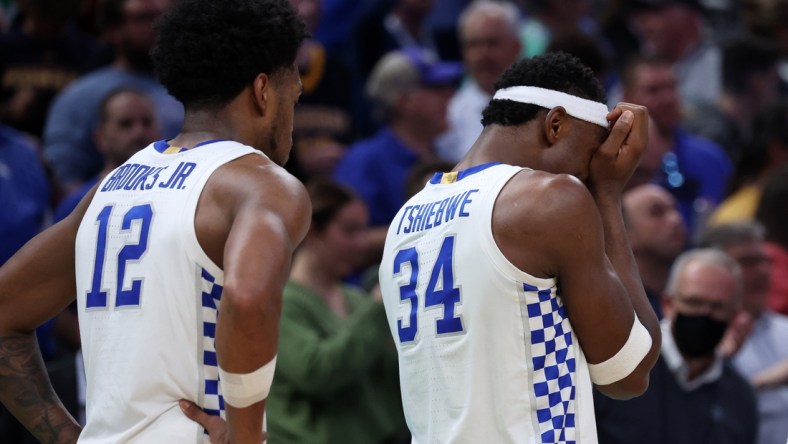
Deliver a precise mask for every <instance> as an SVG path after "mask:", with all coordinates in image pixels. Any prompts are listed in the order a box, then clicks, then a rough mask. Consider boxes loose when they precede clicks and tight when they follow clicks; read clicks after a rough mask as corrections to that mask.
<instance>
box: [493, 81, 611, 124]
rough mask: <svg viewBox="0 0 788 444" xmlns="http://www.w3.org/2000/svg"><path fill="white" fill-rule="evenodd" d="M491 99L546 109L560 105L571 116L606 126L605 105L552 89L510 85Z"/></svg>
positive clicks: (606, 111)
mask: <svg viewBox="0 0 788 444" xmlns="http://www.w3.org/2000/svg"><path fill="white" fill-rule="evenodd" d="M493 100H514V101H515V102H521V103H530V104H532V105H539V106H541V107H544V108H547V109H552V108H555V107H556V106H562V107H564V109H565V110H566V113H567V114H569V115H570V116H572V117H575V118H577V119H580V120H585V121H586V122H590V123H593V124H596V125H599V126H601V127H604V128H607V127H608V122H607V113H608V112H609V111H608V110H607V105H605V104H604V103H599V102H594V101H593V100H588V99H583V98H581V97H577V96H573V95H571V94H567V93H562V92H560V91H554V90H552V89H545V88H539V87H536V86H512V87H510V88H503V89H499V90H498V91H496V92H495V96H493Z"/></svg>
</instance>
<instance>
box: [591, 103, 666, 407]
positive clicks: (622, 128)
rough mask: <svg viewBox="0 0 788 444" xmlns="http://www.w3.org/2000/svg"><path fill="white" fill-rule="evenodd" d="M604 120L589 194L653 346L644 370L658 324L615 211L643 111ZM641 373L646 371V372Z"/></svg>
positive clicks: (642, 138)
mask: <svg viewBox="0 0 788 444" xmlns="http://www.w3.org/2000/svg"><path fill="white" fill-rule="evenodd" d="M625 112H626V116H624V113H625ZM622 117H624V118H622ZM608 120H610V121H611V122H614V124H613V128H612V130H611V132H610V135H609V136H608V138H607V140H606V141H605V142H604V143H603V144H602V145H601V146H600V148H599V150H598V151H597V152H596V153H595V154H594V158H593V159H592V163H591V177H590V179H589V182H590V186H589V188H590V190H591V193H592V196H593V197H594V201H595V203H596V205H597V208H599V214H600V216H601V220H602V227H603V231H604V240H605V255H606V256H607V257H608V259H609V260H610V263H611V264H612V266H613V268H614V269H615V271H616V274H617V276H618V277H619V279H620V280H621V283H622V285H623V286H624V288H625V289H626V292H627V295H629V298H630V301H631V302H632V306H633V307H634V309H635V313H636V314H637V317H638V319H639V320H640V321H641V322H642V324H643V325H644V326H645V327H646V329H647V330H648V332H649V334H650V335H651V337H652V339H653V340H654V341H653V342H654V343H653V344H652V350H651V351H650V353H649V355H647V356H646V359H645V360H644V363H650V364H649V365H648V367H647V369H650V368H651V366H653V364H654V362H655V361H656V359H657V357H658V356H659V351H660V345H661V334H660V329H659V322H658V320H657V317H656V314H655V313H654V310H653V309H652V307H651V304H650V303H649V302H648V298H647V296H646V293H645V290H644V288H643V283H642V281H641V279H640V273H639V272H638V268H637V263H636V262H635V258H634V256H633V255H632V248H631V247H630V245H629V237H628V235H627V232H626V228H625V226H624V219H623V210H622V206H621V194H622V192H623V189H624V186H625V185H626V183H627V181H629V179H630V177H631V176H632V173H633V171H634V170H635V168H636V166H637V164H638V162H639V160H640V157H641V156H642V154H643V152H644V151H645V149H646V144H647V139H648V111H647V109H646V108H645V107H643V106H639V105H632V104H627V103H622V104H619V105H618V106H616V108H615V109H614V110H613V111H611V112H610V114H609V115H608ZM592 362H593V361H592ZM643 368H644V369H646V366H645V365H644V366H643ZM600 390H602V391H603V392H604V393H605V394H608V395H609V396H616V395H617V393H616V388H615V387H608V388H602V387H600Z"/></svg>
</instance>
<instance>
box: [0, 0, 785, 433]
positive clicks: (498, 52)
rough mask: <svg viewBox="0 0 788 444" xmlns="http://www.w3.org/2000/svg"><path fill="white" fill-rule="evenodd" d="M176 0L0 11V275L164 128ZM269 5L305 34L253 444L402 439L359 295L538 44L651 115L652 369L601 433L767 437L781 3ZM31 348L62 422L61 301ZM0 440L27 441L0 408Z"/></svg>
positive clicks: (635, 201)
mask: <svg viewBox="0 0 788 444" xmlns="http://www.w3.org/2000/svg"><path fill="white" fill-rule="evenodd" d="M176 1H178V0H17V1H14V0H0V208H2V211H0V264H2V263H4V262H5V261H6V260H8V259H9V258H10V257H11V256H12V255H13V254H14V252H15V251H17V250H18V249H19V248H20V247H21V246H22V245H23V244H24V243H25V242H27V241H28V240H29V239H30V238H32V237H33V236H35V235H36V234H37V233H38V232H39V231H40V230H41V229H43V228H45V227H47V226H49V225H51V224H54V223H57V221H58V220H60V219H62V218H63V217H65V216H66V215H68V214H69V212H70V211H71V210H72V209H73V208H74V207H75V206H76V204H77V202H79V200H80V198H81V197H82V196H83V195H84V194H85V193H86V192H87V191H88V190H89V189H90V188H91V187H92V186H93V185H95V184H96V183H97V182H98V181H100V180H101V179H102V178H103V177H104V176H105V175H106V174H108V173H109V172H110V171H112V170H113V169H114V168H115V167H117V166H118V165H120V164H121V163H123V162H124V161H125V160H127V159H128V158H129V157H130V156H131V155H133V154H134V153H135V152H136V151H137V150H139V149H141V148H143V147H145V146H146V145H147V144H149V143H151V142H153V141H156V140H160V139H166V138H171V137H173V136H174V135H175V134H176V133H177V132H178V131H179V130H180V125H181V122H182V118H183V107H182V105H181V104H180V103H179V102H177V101H176V100H175V99H173V98H172V97H171V96H170V95H169V94H168V93H167V91H166V90H165V89H164V88H163V87H162V86H161V85H160V84H159V83H158V82H157V80H156V78H155V75H154V73H153V66H152V62H151V59H150V56H149V51H150V49H151V47H152V45H153V43H154V41H155V37H156V28H155V23H156V20H157V19H158V18H159V17H160V16H161V14H163V13H164V12H166V10H167V9H168V8H169V7H171V5H172V4H173V3H174V2H176ZM291 2H292V4H293V5H294V6H295V7H296V8H297V10H298V12H299V14H300V15H301V16H302V17H303V19H304V21H305V23H306V25H307V28H308V30H309V32H310V34H311V37H310V38H308V39H307V40H306V41H305V42H304V43H303V45H302V46H301V48H300V50H299V52H298V56H297V59H296V64H297V66H298V68H299V71H300V73H301V81H302V83H303V88H304V91H303V95H302V96H301V99H300V102H299V104H298V105H297V107H296V112H295V119H294V130H293V151H292V153H291V155H290V160H289V162H288V163H287V165H286V168H287V169H288V170H289V171H290V172H291V173H292V174H293V175H295V176H296V177H298V178H299V179H300V180H301V181H303V182H304V183H305V184H306V185H308V190H309V192H310V197H311V198H312V200H313V207H314V208H313V217H312V228H311V229H310V232H309V234H308V236H307V239H306V240H305V242H304V244H303V246H302V247H301V248H300V249H299V250H298V252H297V254H296V256H295V257H294V260H293V270H292V275H291V282H290V283H289V284H288V287H287V288H286V289H285V296H284V297H285V301H284V307H283V313H282V332H283V333H282V335H281V338H282V339H281V343H280V354H279V361H278V363H277V373H276V379H275V382H274V386H273V387H274V389H273V391H272V392H271V398H270V401H269V415H268V419H267V421H268V426H269V430H270V434H271V435H270V436H271V442H308V443H320V442H345V443H346V442H351V443H352V442H359V443H375V442H381V443H383V442H388V443H398V442H409V441H408V434H407V429H406V428H405V425H404V419H403V417H402V411H401V404H400V400H399V392H398V387H397V382H398V381H397V364H396V351H395V349H394V345H393V343H392V342H391V337H390V335H389V332H388V325H387V323H386V321H385V313H384V311H383V308H382V305H381V304H380V302H379V290H378V288H377V283H376V277H377V272H376V264H377V262H378V260H379V258H380V255H381V253H382V249H383V241H384V239H385V232H386V230H387V228H388V224H389V223H390V222H391V219H392V218H393V216H394V215H395V214H396V212H397V210H398V209H399V208H400V206H401V205H402V204H403V203H404V202H405V201H406V200H407V198H408V197H409V196H410V195H412V194H414V193H415V192H416V191H417V190H419V189H420V188H421V187H422V186H423V184H424V183H425V182H426V181H427V180H429V178H430V177H431V174H432V173H433V172H435V171H447V170H450V169H451V168H452V166H453V165H454V164H455V163H457V162H458V161H459V160H460V159H462V157H463V156H464V155H465V153H466V152H467V151H468V149H469V148H470V147H471V145H472V144H473V143H474V141H475V140H476V138H477V136H478V135H479V134H480V133H481V131H482V129H483V128H482V125H481V123H480V120H481V111H482V109H483V108H484V107H485V106H486V105H487V103H488V102H489V101H490V99H491V97H492V95H493V94H494V92H495V90H496V88H495V82H496V79H497V78H498V77H499V76H500V75H501V74H502V73H503V72H504V71H505V70H506V68H507V67H508V66H509V65H511V64H512V63H513V62H515V61H516V60H519V59H520V58H523V57H532V56H535V55H539V54H543V53H545V52H550V51H564V52H567V53H570V54H572V55H574V56H576V57H578V58H579V59H580V60H581V61H583V62H584V64H585V65H586V66H588V67H589V69H591V70H592V71H593V72H594V73H595V74H596V75H597V76H598V78H599V79H600V80H601V81H602V83H603V84H604V85H605V87H606V88H607V92H608V105H609V106H611V107H612V106H614V105H615V104H616V103H618V102H621V101H624V102H630V103H636V104H639V105H644V106H647V107H648V110H649V114H650V118H651V122H650V126H649V131H650V134H649V146H648V148H647V151H646V153H645V154H644V156H643V159H642V160H641V163H640V165H639V167H638V169H637V171H636V172H635V174H634V175H633V177H632V179H631V181H630V183H629V187H628V190H627V191H626V194H625V195H624V213H625V214H624V216H625V221H626V224H627V229H628V233H629V236H630V242H631V245H632V249H633V252H634V255H635V258H636V261H637V263H638V266H639V269H640V274H641V277H642V279H643V283H644V286H645V287H646V290H647V293H648V295H649V298H650V300H651V303H652V305H653V307H654V309H655V311H656V313H657V314H658V316H660V317H661V318H662V319H663V329H664V331H663V338H664V339H663V356H662V357H661V359H660V364H658V365H657V366H656V367H655V369H654V371H653V372H652V380H651V381H652V383H651V388H650V389H649V391H648V392H647V394H646V395H644V396H643V397H641V398H638V399H636V400H633V401H612V400H609V399H607V398H604V397H603V396H601V395H600V396H599V397H598V398H597V399H595V403H596V410H597V411H596V415H597V422H598V429H599V436H600V442H602V443H607V442H609V443H618V442H620V443H631V442H635V441H636V440H637V441H644V442H654V443H682V442H686V443H707V442H708V443H711V442H714V443H720V442H731V443H743V444H749V443H759V444H783V443H785V442H786V440H787V439H788V340H786V339H788V317H786V316H788V210H787V209H786V206H788V0H509V1H505V0H500V1H494V0H475V1H474V0H365V1H357V0H291ZM709 249H710V250H713V251H714V252H716V253H712V252H709V251H707V250H709ZM720 252H721V253H720ZM717 253H719V254H717ZM37 333H38V339H39V345H40V347H41V350H42V354H43V356H44V358H45V360H46V361H47V365H48V369H49V371H50V376H51V377H52V380H53V383H54V385H55V386H56V389H57V390H58V393H60V395H61V397H62V398H63V400H64V403H65V404H66V406H67V407H68V408H69V409H70V410H71V411H72V412H74V415H75V417H77V418H78V419H80V420H81V421H84V384H83V379H82V378H83V375H82V371H81V367H80V365H81V357H80V355H79V331H78V322H77V319H76V314H75V311H74V309H73V307H72V308H67V309H66V310H64V312H63V313H61V314H60V315H58V316H57V317H56V318H54V319H52V320H50V321H49V322H47V323H46V324H44V325H42V326H41V327H39V329H38V331H37ZM668 431H669V432H668ZM0 436H3V437H11V438H9V439H11V441H8V442H27V441H26V440H29V439H31V438H29V437H27V436H26V435H25V433H24V431H23V430H21V429H20V427H19V425H18V424H16V423H15V422H14V421H13V420H12V419H11V418H10V417H9V415H8V413H7V412H4V411H2V412H0Z"/></svg>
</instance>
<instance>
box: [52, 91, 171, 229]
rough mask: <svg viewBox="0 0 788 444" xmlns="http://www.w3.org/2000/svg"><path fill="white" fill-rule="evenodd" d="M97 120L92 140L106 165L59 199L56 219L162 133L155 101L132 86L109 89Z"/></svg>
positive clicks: (59, 218) (68, 211)
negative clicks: (75, 189) (77, 187)
mask: <svg viewBox="0 0 788 444" xmlns="http://www.w3.org/2000/svg"><path fill="white" fill-rule="evenodd" d="M98 119H99V122H98V128H96V132H95V133H94V135H93V139H94V141H95V143H96V148H97V149H98V151H99V153H101V157H102V159H104V168H103V169H102V170H101V171H100V172H99V174H98V175H96V176H95V177H94V178H93V179H91V180H90V181H88V182H87V183H86V184H85V185H83V186H82V188H80V189H78V190H77V191H76V192H74V193H73V194H71V195H69V196H66V198H65V199H64V200H63V201H62V202H60V205H58V207H57V209H56V210H55V214H54V218H55V221H56V222H57V221H60V220H61V219H63V218H65V217H66V216H68V214H69V213H71V211H72V210H73V209H74V208H75V207H76V206H77V204H78V203H79V201H80V200H82V197H83V196H84V195H85V194H87V192H88V191H89V190H90V189H91V188H93V186H94V185H95V184H97V183H98V182H99V181H100V180H101V179H103V178H104V176H106V175H107V174H109V173H110V172H111V171H112V170H114V169H115V168H117V167H119V166H120V165H121V164H122V163H123V162H125V161H127V160H129V157H131V155H132V154H134V153H136V152H137V151H139V150H141V149H143V148H145V146H147V145H148V144H150V143H152V142H153V141H155V140H156V139H158V138H159V137H160V136H161V133H160V130H159V126H158V124H157V122H156V112H155V109H154V104H153V101H152V100H151V99H150V97H148V96H147V95H145V93H143V92H140V91H138V90H135V89H133V88H125V87H122V88H119V89H117V90H115V91H113V92H110V93H109V95H107V97H106V98H105V99H104V100H103V101H102V102H101V104H100V105H99V117H98Z"/></svg>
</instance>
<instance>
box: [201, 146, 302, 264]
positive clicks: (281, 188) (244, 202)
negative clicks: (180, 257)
mask: <svg viewBox="0 0 788 444" xmlns="http://www.w3.org/2000/svg"><path fill="white" fill-rule="evenodd" d="M311 211H312V207H311V203H310V201H309V196H308V194H307V192H306V189H305V188H304V186H303V184H302V183H301V182H300V181H299V180H298V179H296V178H295V177H293V176H292V175H291V174H290V173H288V172H287V171H286V170H285V169H284V168H282V167H280V166H279V165H277V164H276V163H274V162H273V161H271V160H270V159H268V158H267V157H265V156H260V155H258V154H248V155H245V156H242V157H239V158H238V159H235V160H233V161H231V162H228V163H226V164H224V165H222V166H221V167H219V168H218V169H217V170H216V171H215V172H214V173H213V174H212V175H211V177H210V179H208V182H207V183H206V185H205V189H204V190H203V193H202V196H200V202H199V205H198V211H197V217H196V220H195V227H196V229H197V235H198V238H199V239H200V243H201V245H203V248H204V249H205V250H206V251H207V252H208V254H209V256H211V258H212V259H213V258H215V257H216V258H218V257H220V252H221V251H223V245H224V240H225V239H227V236H228V234H229V232H230V228H231V227H232V225H233V223H234V221H235V220H236V218H237V217H238V215H239V214H241V213H242V212H246V213H248V212H253V213H254V214H257V215H258V217H257V220H259V221H261V222H262V221H263V220H271V218H273V219H274V220H276V221H278V222H276V223H277V224H279V223H281V224H282V225H283V226H284V227H285V229H286V230H287V232H288V234H289V237H290V241H291V242H293V243H294V244H296V245H297V244H298V243H300V242H301V240H303V238H304V237H305V236H306V232H307V230H308V228H309V220H310V215H311ZM211 251H214V252H215V253H214V254H213V255H212V254H211ZM217 263H218V262H217Z"/></svg>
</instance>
